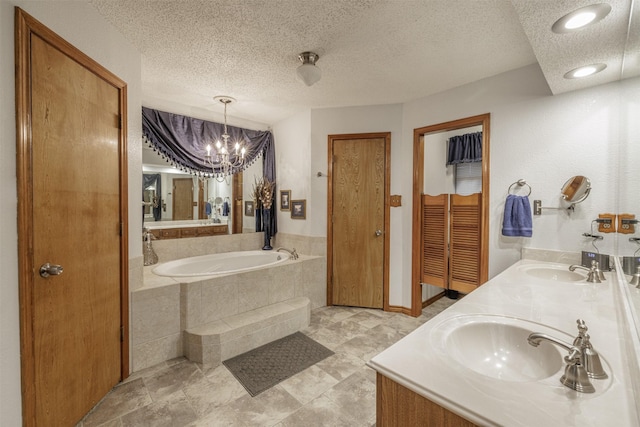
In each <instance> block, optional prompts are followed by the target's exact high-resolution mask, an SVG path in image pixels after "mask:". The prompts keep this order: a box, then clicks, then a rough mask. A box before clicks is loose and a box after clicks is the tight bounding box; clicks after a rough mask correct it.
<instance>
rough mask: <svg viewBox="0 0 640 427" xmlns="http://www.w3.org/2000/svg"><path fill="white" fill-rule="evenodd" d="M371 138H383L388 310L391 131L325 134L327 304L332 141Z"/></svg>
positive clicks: (330, 294) (385, 299) (329, 294)
mask: <svg viewBox="0 0 640 427" xmlns="http://www.w3.org/2000/svg"><path fill="white" fill-rule="evenodd" d="M373 138H384V159H385V160H384V233H383V236H384V243H383V251H384V254H383V259H384V261H383V266H382V268H383V274H382V276H383V277H382V282H383V285H382V287H383V289H382V309H383V310H384V311H389V310H390V306H389V247H390V246H389V245H390V236H389V234H390V233H389V227H390V202H389V196H390V193H391V183H390V181H391V179H390V178H391V132H376V133H350V134H336V135H328V136H327V150H328V151H327V153H328V154H327V160H328V161H327V305H333V280H332V276H333V221H332V218H333V143H334V141H339V140H349V139H373Z"/></svg>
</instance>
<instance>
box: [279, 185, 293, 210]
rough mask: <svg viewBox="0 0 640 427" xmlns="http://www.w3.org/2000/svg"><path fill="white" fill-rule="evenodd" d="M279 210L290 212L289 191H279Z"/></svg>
mask: <svg viewBox="0 0 640 427" xmlns="http://www.w3.org/2000/svg"><path fill="white" fill-rule="evenodd" d="M280 210H281V211H290V210H291V190H280Z"/></svg>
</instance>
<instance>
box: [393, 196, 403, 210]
mask: <svg viewBox="0 0 640 427" xmlns="http://www.w3.org/2000/svg"><path fill="white" fill-rule="evenodd" d="M390 204H391V207H394V208H397V207H399V206H402V196H401V195H398V194H394V195H392V196H391V203H390Z"/></svg>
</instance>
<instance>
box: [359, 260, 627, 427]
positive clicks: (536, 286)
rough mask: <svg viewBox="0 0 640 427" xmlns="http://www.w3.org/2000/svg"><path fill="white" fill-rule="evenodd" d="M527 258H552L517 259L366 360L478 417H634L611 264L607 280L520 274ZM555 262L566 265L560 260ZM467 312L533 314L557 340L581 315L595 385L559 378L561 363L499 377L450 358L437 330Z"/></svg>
mask: <svg viewBox="0 0 640 427" xmlns="http://www.w3.org/2000/svg"><path fill="white" fill-rule="evenodd" d="M534 265H537V266H553V265H555V266H559V265H560V264H558V263H552V262H543V261H533V260H521V261H519V262H517V263H516V264H514V265H513V266H511V267H509V268H508V269H507V270H505V271H504V272H502V273H501V274H499V275H498V276H496V277H494V278H493V279H491V280H490V281H489V282H487V283H485V284H484V285H482V286H481V287H479V288H478V289H477V290H475V291H473V292H472V293H470V294H469V295H466V296H465V297H463V298H461V299H460V300H459V301H458V302H456V304H454V305H453V306H451V307H450V308H448V309H447V310H445V311H443V312H441V313H440V314H439V315H437V316H436V317H434V318H433V319H431V320H430V321H428V322H427V323H425V324H424V325H422V326H421V327H419V328H418V329H416V330H415V331H413V332H412V333H410V334H409V335H407V336H406V337H404V338H403V339H401V340H400V341H398V342H397V343H395V344H394V345H392V346H391V347H389V348H388V349H386V350H385V351H383V352H382V353H380V354H378V355H377V356H375V357H374V358H372V359H371V361H370V362H369V366H370V367H371V368H373V369H375V370H376V371H378V372H379V373H380V374H382V375H384V376H386V377H387V378H390V379H392V380H393V381H395V382H397V383H399V384H401V385H403V386H404V387H406V388H408V389H410V390H412V391H414V392H416V393H418V394H419V395H421V396H423V397H425V398H427V399H429V400H431V401H433V402H435V403H437V404H439V405H441V406H443V407H445V408H447V409H448V410H449V411H451V412H454V413H456V414H458V415H460V416H462V417H464V418H466V419H468V420H469V421H471V422H474V423H475V424H478V425H483V426H485V425H486V426H547V427H550V426H581V427H587V426H598V427H601V426H616V427H622V426H638V425H640V416H639V414H638V407H637V404H636V398H635V397H634V390H633V382H634V381H635V382H636V383H637V382H639V381H640V378H638V369H637V366H638V363H639V361H638V360H637V357H636V356H634V354H633V352H632V351H628V350H629V349H630V348H633V347H634V345H629V344H630V343H629V340H630V338H629V335H630V334H629V328H633V326H629V324H628V319H627V318H626V317H625V314H624V309H623V308H622V307H623V306H624V305H625V304H624V303H623V301H622V300H621V298H622V297H621V294H622V292H621V291H620V288H619V286H620V285H618V282H617V280H616V277H615V272H607V273H605V274H606V277H607V280H606V281H605V282H603V283H587V282H586V281H580V282H560V281H555V280H548V279H541V278H536V277H533V276H532V275H530V274H527V273H526V270H527V269H528V268H531V267H532V266H534ZM560 266H561V267H563V268H564V267H566V268H568V264H567V265H560ZM578 271H580V270H578ZM584 273H585V278H586V272H584ZM472 314H488V315H500V316H507V317H511V318H517V319H524V320H527V321H530V322H536V323H538V324H540V325H545V326H548V327H551V328H554V329H556V330H558V333H557V335H555V336H556V337H558V338H561V339H563V340H565V341H567V340H569V341H571V338H570V337H569V336H571V337H575V336H576V334H577V328H576V319H579V318H580V319H584V320H585V322H586V324H587V326H588V328H589V330H588V333H589V335H590V336H591V343H592V344H593V347H594V349H595V350H596V351H598V352H599V353H600V355H601V358H602V359H603V361H604V365H605V369H606V370H607V373H608V374H609V378H608V379H606V380H591V382H592V383H593V385H594V386H595V388H596V392H595V393H590V394H589V393H578V392H576V391H574V390H571V389H569V388H567V387H565V386H563V385H562V384H561V383H560V381H559V378H560V376H561V375H562V374H563V372H564V363H562V366H561V367H560V369H559V371H558V372H557V373H556V374H554V375H553V376H551V377H549V378H547V379H545V380H540V381H528V382H527V381H525V382H515V381H504V380H500V379H497V378H493V377H490V376H485V375H482V374H479V373H477V372H476V371H474V370H471V369H469V368H467V367H466V366H463V365H462V364H460V363H458V362H457V361H456V360H454V359H452V358H451V357H450V352H449V351H450V350H448V349H447V348H446V347H447V346H446V345H445V344H444V341H445V339H444V338H443V336H444V335H446V333H443V330H447V329H448V328H446V326H445V325H451V324H452V323H454V324H455V322H460V320H461V319H465V318H467V319H468V318H469V317H468V316H469V315H472ZM562 332H565V333H566V334H568V335H562ZM632 336H633V335H632ZM636 336H637V335H636ZM523 345H528V344H527V343H523ZM558 350H559V351H560V353H561V354H562V355H564V354H565V351H564V350H562V349H559V348H558ZM468 351H472V349H470V350H468ZM633 364H635V365H633ZM630 366H635V368H629V367H630Z"/></svg>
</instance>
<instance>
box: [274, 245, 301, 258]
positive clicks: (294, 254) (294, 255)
mask: <svg viewBox="0 0 640 427" xmlns="http://www.w3.org/2000/svg"><path fill="white" fill-rule="evenodd" d="M281 250H282V251H285V252H288V253H289V255H291V258H293V259H298V252H296V248H293V250H289V249H287V248H278V249H276V252H280V251H281Z"/></svg>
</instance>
